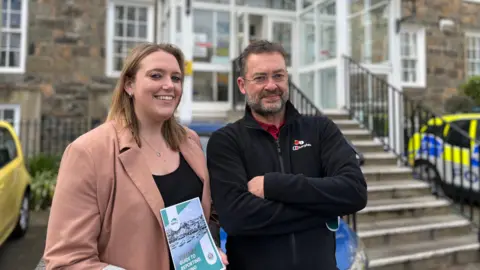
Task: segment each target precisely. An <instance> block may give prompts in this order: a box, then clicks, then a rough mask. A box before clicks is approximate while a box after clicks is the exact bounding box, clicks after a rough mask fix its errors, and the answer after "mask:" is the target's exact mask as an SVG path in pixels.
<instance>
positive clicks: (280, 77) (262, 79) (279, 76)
mask: <svg viewBox="0 0 480 270" xmlns="http://www.w3.org/2000/svg"><path fill="white" fill-rule="evenodd" d="M287 78H288V75H287V74H285V73H276V74H273V75H272V80H273V81H274V82H277V83H279V82H284V81H285V80H286V79H287ZM244 79H245V80H246V81H249V82H253V83H255V84H266V83H267V82H268V76H267V75H266V74H261V75H255V76H254V77H253V79H247V78H245V77H244Z"/></svg>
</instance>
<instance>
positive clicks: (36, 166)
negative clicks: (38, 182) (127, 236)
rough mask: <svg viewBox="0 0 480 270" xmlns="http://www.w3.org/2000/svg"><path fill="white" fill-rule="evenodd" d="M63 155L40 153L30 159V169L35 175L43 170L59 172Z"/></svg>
mask: <svg viewBox="0 0 480 270" xmlns="http://www.w3.org/2000/svg"><path fill="white" fill-rule="evenodd" d="M60 160H61V156H58V155H46V154H40V155H37V156H34V157H32V158H30V159H29V160H28V170H29V172H30V174H31V175H32V176H33V177H35V176H36V175H37V174H39V173H41V172H43V171H51V172H58V168H59V166H60Z"/></svg>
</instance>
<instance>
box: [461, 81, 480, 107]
mask: <svg viewBox="0 0 480 270" xmlns="http://www.w3.org/2000/svg"><path fill="white" fill-rule="evenodd" d="M460 90H461V92H462V93H463V94H464V95H466V96H468V97H470V98H471V99H472V100H473V101H474V103H475V105H476V106H480V76H472V77H470V78H469V79H468V80H467V81H466V82H465V83H464V84H462V85H461V86H460Z"/></svg>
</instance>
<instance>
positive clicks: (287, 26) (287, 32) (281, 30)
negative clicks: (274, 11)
mask: <svg viewBox="0 0 480 270" xmlns="http://www.w3.org/2000/svg"><path fill="white" fill-rule="evenodd" d="M272 32H273V41H274V42H278V43H280V44H282V46H283V48H284V49H285V51H286V52H287V57H286V59H285V60H286V62H287V66H290V65H291V63H292V24H291V23H286V22H274V23H273V29H272Z"/></svg>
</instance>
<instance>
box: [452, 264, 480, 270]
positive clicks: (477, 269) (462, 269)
mask: <svg viewBox="0 0 480 270" xmlns="http://www.w3.org/2000/svg"><path fill="white" fill-rule="evenodd" d="M448 270H480V262H479V263H464V264H461V265H454V266H451V267H449V268H448Z"/></svg>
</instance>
